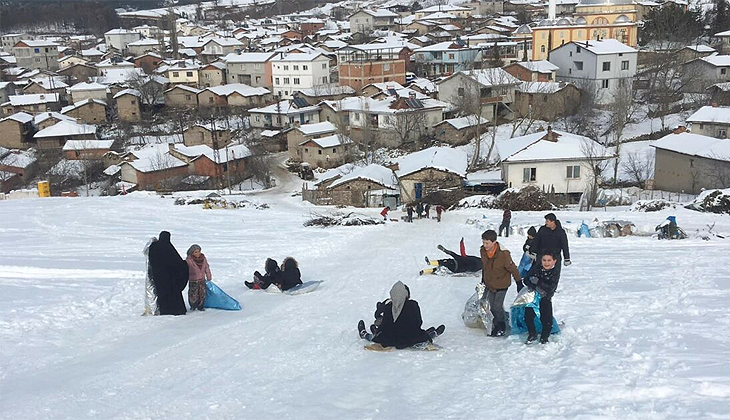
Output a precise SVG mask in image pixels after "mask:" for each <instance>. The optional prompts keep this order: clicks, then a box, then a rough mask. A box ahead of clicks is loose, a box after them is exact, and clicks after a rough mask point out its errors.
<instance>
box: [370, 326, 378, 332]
mask: <svg viewBox="0 0 730 420" xmlns="http://www.w3.org/2000/svg"><path fill="white" fill-rule="evenodd" d="M370 332H371V333H372V334H373V335H375V334H377V333H378V327H376V326H375V324H372V325H370Z"/></svg>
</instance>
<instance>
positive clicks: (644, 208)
mask: <svg viewBox="0 0 730 420" xmlns="http://www.w3.org/2000/svg"><path fill="white" fill-rule="evenodd" d="M669 207H671V208H675V207H676V204H674V203H672V202H670V201H667V200H662V199H657V200H639V201H637V202H636V203H634V205H633V206H631V208H630V209H629V211H640V212H652V211H659V210H663V209H666V208H669Z"/></svg>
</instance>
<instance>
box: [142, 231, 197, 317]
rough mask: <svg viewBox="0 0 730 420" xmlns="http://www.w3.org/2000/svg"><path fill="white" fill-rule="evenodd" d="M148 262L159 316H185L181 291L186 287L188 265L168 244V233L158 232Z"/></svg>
mask: <svg viewBox="0 0 730 420" xmlns="http://www.w3.org/2000/svg"><path fill="white" fill-rule="evenodd" d="M149 261H150V268H151V271H152V281H153V282H154V284H155V290H156V291H157V303H158V306H159V308H160V315H185V313H186V312H187V310H186V308H185V300H184V299H183V296H182V291H183V290H185V287H186V286H187V285H188V264H187V263H186V262H185V260H183V259H182V258H181V257H180V254H179V253H178V252H177V250H176V249H175V247H174V246H173V245H172V243H171V242H170V232H167V231H162V232H160V236H159V239H158V240H157V241H156V242H153V243H152V244H151V245H150V248H149Z"/></svg>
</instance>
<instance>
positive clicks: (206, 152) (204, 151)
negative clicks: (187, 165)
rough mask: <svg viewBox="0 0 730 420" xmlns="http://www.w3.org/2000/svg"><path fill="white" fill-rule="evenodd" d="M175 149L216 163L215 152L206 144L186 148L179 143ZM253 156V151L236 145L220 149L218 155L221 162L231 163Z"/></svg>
mask: <svg viewBox="0 0 730 420" xmlns="http://www.w3.org/2000/svg"><path fill="white" fill-rule="evenodd" d="M174 147H175V150H176V151H178V152H180V153H181V154H183V155H185V156H187V157H190V158H197V157H200V156H206V157H207V158H208V159H210V160H212V161H213V162H215V152H214V149H213V148H212V147H210V146H207V145H204V144H201V145H197V146H185V145H184V144H179V143H178V144H175V145H174ZM251 154H252V153H251V150H249V148H248V147H246V146H245V145H243V144H235V145H232V146H228V147H223V148H221V149H218V155H219V156H220V160H219V162H230V161H233V160H237V159H242V158H245V157H248V156H251Z"/></svg>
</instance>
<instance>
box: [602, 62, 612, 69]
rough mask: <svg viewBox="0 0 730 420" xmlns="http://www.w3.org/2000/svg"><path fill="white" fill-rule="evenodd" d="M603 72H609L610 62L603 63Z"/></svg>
mask: <svg viewBox="0 0 730 420" xmlns="http://www.w3.org/2000/svg"><path fill="white" fill-rule="evenodd" d="M603 71H611V62H610V61H605V62H604V63H603Z"/></svg>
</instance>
